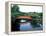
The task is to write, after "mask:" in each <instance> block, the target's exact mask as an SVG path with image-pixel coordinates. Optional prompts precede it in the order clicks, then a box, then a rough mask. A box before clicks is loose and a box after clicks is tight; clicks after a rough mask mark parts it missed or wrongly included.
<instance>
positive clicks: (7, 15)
mask: <svg viewBox="0 0 46 36" xmlns="http://www.w3.org/2000/svg"><path fill="white" fill-rule="evenodd" d="M11 4H24V5H25V4H27V5H33V6H42V7H43V8H42V9H43V10H42V11H43V30H40V31H24V32H23V31H19V32H11ZM5 7H6V8H5V11H6V12H5V25H6V26H5V31H6V33H7V34H22V33H24V34H25V33H37V32H45V19H44V18H45V17H44V16H45V9H44V8H45V4H44V3H33V2H14V1H13V2H6V6H5Z"/></svg>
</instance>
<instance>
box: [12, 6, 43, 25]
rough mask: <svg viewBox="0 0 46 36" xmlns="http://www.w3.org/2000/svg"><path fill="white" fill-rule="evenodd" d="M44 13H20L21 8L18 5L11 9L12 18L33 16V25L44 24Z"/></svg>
mask: <svg viewBox="0 0 46 36" xmlns="http://www.w3.org/2000/svg"><path fill="white" fill-rule="evenodd" d="M42 14H43V13H37V12H29V13H23V12H21V11H19V7H18V6H17V5H14V6H13V7H11V15H12V16H16V17H17V16H32V23H33V24H36V23H42V16H43V15H42Z"/></svg>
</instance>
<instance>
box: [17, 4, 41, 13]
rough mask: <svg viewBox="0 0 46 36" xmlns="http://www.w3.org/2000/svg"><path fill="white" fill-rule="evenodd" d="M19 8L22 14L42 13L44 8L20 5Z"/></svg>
mask: <svg viewBox="0 0 46 36" xmlns="http://www.w3.org/2000/svg"><path fill="white" fill-rule="evenodd" d="M18 6H19V10H20V11H21V12H25V13H28V12H38V13H40V12H42V7H41V6H24V5H18Z"/></svg>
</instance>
